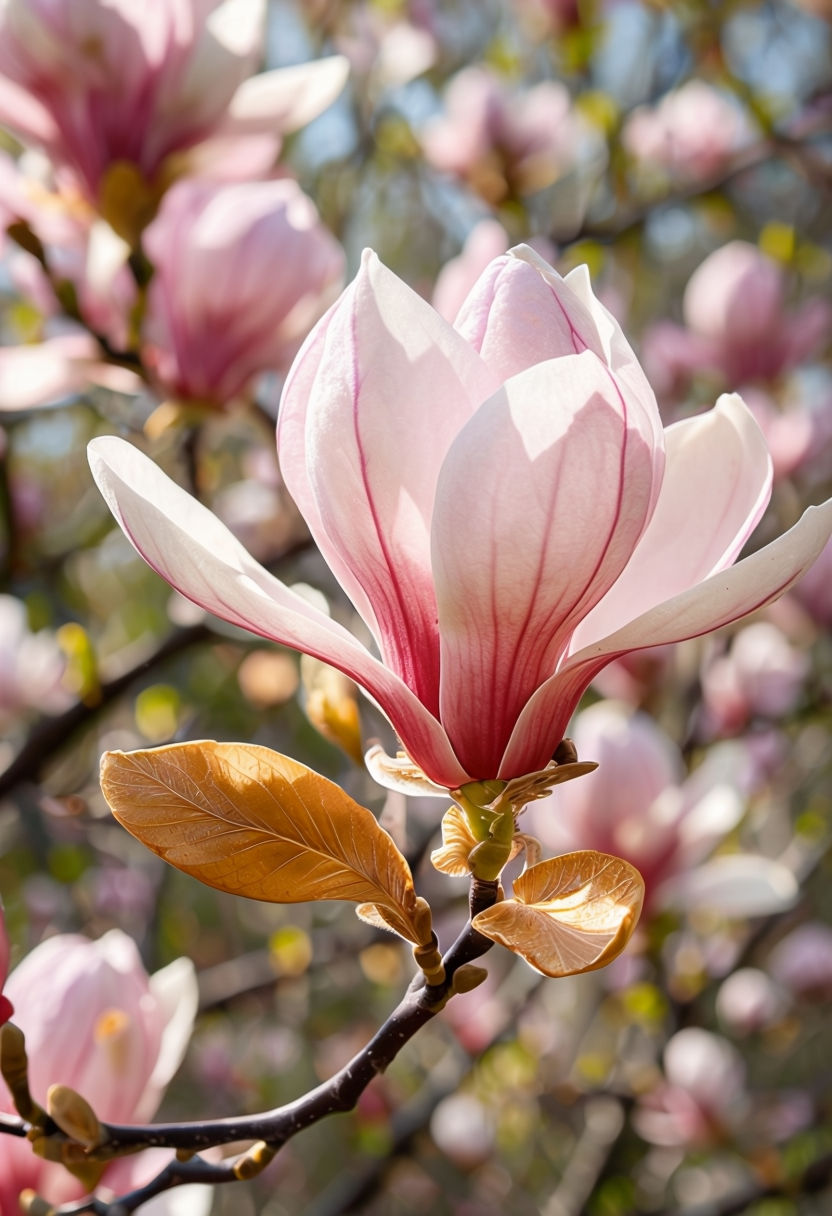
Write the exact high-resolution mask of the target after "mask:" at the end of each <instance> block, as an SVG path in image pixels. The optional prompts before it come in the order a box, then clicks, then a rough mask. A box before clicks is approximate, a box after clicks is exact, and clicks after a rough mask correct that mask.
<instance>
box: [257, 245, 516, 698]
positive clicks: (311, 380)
mask: <svg viewBox="0 0 832 1216" xmlns="http://www.w3.org/2000/svg"><path fill="white" fill-rule="evenodd" d="M496 387H497V385H496V382H495V381H494V379H493V377H492V375H491V373H490V372H489V371H488V369H487V368H486V367H485V365H484V364H483V363H482V361H481V360H480V359H479V357H478V356H477V354H476V353H475V352H474V351H472V350H471V348H470V347H469V346H468V345H467V343H465V342H464V341H463V339H462V338H460V337H459V335H458V334H457V333H456V332H455V331H454V329H453V328H452V327H451V326H450V325H449V324H448V323H447V322H446V321H444V320H443V319H442V318H441V317H440V316H439V315H438V313H436V312H434V310H433V309H432V308H430V307H429V305H428V304H426V303H425V302H424V300H422V299H420V297H418V296H417V295H416V294H415V293H414V292H413V291H411V290H410V288H408V287H407V286H405V284H404V283H402V282H401V281H400V280H399V279H397V278H396V276H395V275H393V274H392V273H391V272H390V271H389V270H387V269H386V268H385V267H384V266H382V264H381V263H380V262H379V260H378V258H377V257H376V256H375V255H374V254H369V253H368V254H367V255H365V258H364V260H363V263H362V267H361V270H360V271H359V274H358V276H357V277H356V279H355V281H354V283H353V284H352V286H351V287H350V288H348V289H347V291H346V292H345V293H344V295H343V296H342V297H341V300H340V301H339V303H338V304H336V305H335V307H334V308H333V309H332V310H331V311H330V312H329V313H328V314H327V316H326V317H325V318H324V320H323V321H322V322H321V323H320V324H319V325H318V326H317V327H316V329H315V330H314V331H313V333H312V334H311V336H310V338H309V339H308V340H307V342H306V344H305V345H304V347H303V348H302V349H301V352H300V354H299V355H298V357H297V358H296V360H295V363H294V365H293V369H292V371H291V373H290V375H289V377H288V380H287V383H286V388H285V390H284V393H283V400H282V403H281V411H280V420H279V423H278V453H279V457H280V467H281V471H282V473H283V477H284V480H285V482H286V485H287V487H288V489H289V493H290V494H291V495H292V497H293V498H294V500H295V502H296V503H297V505H298V507H299V508H300V511H301V513H302V514H303V516H304V518H305V519H306V522H307V524H308V525H309V528H310V530H311V532H312V535H313V536H314V537H315V540H316V542H317V543H318V546H319V548H320V549H321V552H322V553H323V555H324V557H325V558H326V560H327V562H328V563H329V565H330V567H331V569H332V570H333V572H334V573H335V575H336V577H337V578H338V580H339V582H340V583H341V585H342V587H343V588H344V590H345V591H346V592H347V594H348V595H349V596H350V598H351V599H352V601H353V603H354V604H355V606H356V608H357V609H358V611H359V612H360V613H361V615H362V616H363V618H364V620H365V621H366V622H367V624H368V626H369V627H370V629H371V630H372V632H373V634H374V636H375V638H376V641H377V642H378V645H379V648H380V650H381V653H382V656H383V658H384V661H385V662H386V663H387V664H388V665H389V666H390V667H392V668H393V670H394V671H395V672H396V673H397V674H398V675H400V676H401V677H402V678H403V679H404V680H405V682H406V683H407V684H408V686H409V687H410V688H412V689H413V691H414V692H415V693H416V694H417V696H418V697H419V699H420V700H421V701H422V702H423V703H424V704H425V705H427V707H428V708H429V709H430V710H431V711H434V712H435V711H437V710H438V703H439V643H438V637H437V627H436V603H435V597H434V590H433V575H432V572H431V566H430V541H429V536H430V526H431V518H432V513H433V501H434V491H435V486H436V480H437V476H438V474H439V468H440V466H441V463H442V460H443V458H444V456H445V453H446V452H447V451H448V448H449V447H450V445H451V443H452V441H453V440H454V438H455V436H456V435H457V433H458V431H459V430H460V428H461V427H462V425H463V424H464V423H465V422H466V421H467V420H468V418H470V417H471V415H472V414H473V413H474V412H475V411H476V409H477V407H478V406H479V405H480V403H481V401H482V400H483V399H484V398H486V397H487V396H489V395H490V394H491V393H492V392H493V391H494V389H495V388H496Z"/></svg>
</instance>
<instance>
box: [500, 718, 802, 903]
mask: <svg viewBox="0 0 832 1216" xmlns="http://www.w3.org/2000/svg"><path fill="white" fill-rule="evenodd" d="M570 737H571V738H572V740H573V742H574V743H575V746H576V747H577V749H578V755H579V756H585V757H587V758H591V759H593V760H595V761H597V762H598V766H599V767H598V768H597V769H596V771H595V772H594V773H590V774H589V775H588V776H585V777H582V778H581V780H580V781H575V782H570V783H567V784H564V785H562V786H560V787H559V788H558V789H556V790H555V791H554V792H553V793H552V794H551V795H550V796H549V797H548V798H544V799H542V800H541V801H539V802H535V803H533V804H532V805H531V806H530V807H529V808H528V809H527V810H526V812H525V814H524V816H523V820H524V830H527V831H529V832H531V833H532V834H533V835H535V836H537V837H539V838H540V839H541V841H542V842H543V843H544V844H545V845H547V846H549V847H550V848H553V849H556V850H557V851H558V852H561V853H567V852H571V851H572V850H573V849H597V850H598V851H599V852H602V853H611V854H613V855H615V856H617V857H624V858H625V859H626V860H627V861H629V862H631V863H632V864H633V865H634V866H635V867H636V868H637V869H638V870H639V871H640V872H641V874H642V876H643V878H644V881H645V885H646V894H645V909H647V910H649V911H656V910H657V909H658V908H659V907H666V906H677V907H678V906H681V907H694V906H698V907H702V906H705V907H708V908H709V909H711V910H712V911H713V910H716V911H722V912H724V913H727V914H729V915H733V916H742V915H762V914H764V913H771V912H775V911H781V910H782V909H783V908H784V907H788V906H789V905H790V904H791V903H792V902H793V900H794V897H795V882H794V879H793V877H792V875H791V874H790V872H789V871H788V870H786V869H785V868H784V867H782V866H780V865H778V864H777V863H775V862H772V861H770V860H769V859H767V858H763V857H755V856H753V855H751V854H732V855H730V856H725V857H719V858H716V859H714V860H713V861H710V862H709V861H706V860H705V859H706V858H707V856H708V854H709V853H711V852H712V850H713V849H714V847H715V846H716V845H717V844H718V843H719V841H720V840H722V838H723V837H724V836H725V835H726V833H728V832H729V831H731V829H732V828H734V827H735V826H736V825H737V823H738V822H739V820H740V819H741V817H742V815H743V813H744V811H745V797H746V796H747V794H748V793H749V792H750V790H751V787H752V785H753V783H754V780H755V765H754V763H753V760H752V758H751V757H750V756H749V755H748V754H747V753H746V751H745V749H744V748H742V746H741V745H740V744H727V745H724V746H723V747H717V748H714V749H712V750H711V752H710V753H709V754H708V755H707V756H706V758H705V760H704V761H703V763H702V764H701V765H700V766H699V767H698V768H697V769H696V770H695V771H694V772H693V774H691V775H690V776H687V777H686V776H685V774H684V769H683V765H682V756H681V753H680V751H679V748H678V747H677V746H676V744H675V743H674V742H673V741H672V740H671V739H670V738H669V737H668V736H667V735H666V734H665V733H664V731H663V730H662V729H661V728H660V727H659V726H657V725H656V723H655V722H654V721H653V719H652V718H650V717H648V715H647V714H643V713H639V712H634V711H633V710H632V709H631V708H630V707H629V706H626V705H622V704H620V703H617V702H614V701H600V702H598V703H597V704H596V705H593V706H591V708H589V709H586V710H584V711H583V712H582V713H579V714H578V715H577V717H576V718H575V720H574V722H573V724H572V726H571V727H570Z"/></svg>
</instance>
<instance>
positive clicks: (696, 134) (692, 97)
mask: <svg viewBox="0 0 832 1216" xmlns="http://www.w3.org/2000/svg"><path fill="white" fill-rule="evenodd" d="M753 137H754V129H753V127H752V125H751V122H750V120H749V118H748V116H747V115H746V114H745V113H744V111H743V110H741V109H740V107H739V105H738V104H737V103H736V102H735V101H733V100H732V99H730V98H728V97H726V96H725V94H723V93H720V92H719V91H718V90H717V89H715V88H713V87H712V86H711V85H709V84H707V83H706V82H705V81H704V80H689V81H688V82H687V83H686V84H683V85H682V86H681V87H680V88H678V89H674V90H673V91H672V92H670V93H666V94H665V95H664V97H662V99H661V101H659V102H658V103H657V104H656V105H654V106H646V105H645V106H639V107H638V108H637V109H635V110H634V111H633V112H632V114H631V115H630V116H629V118H628V119H627V121H626V122H625V124H624V128H623V131H622V136H621V138H622V142H623V144H624V147H625V148H626V149H627V151H628V152H629V153H630V155H631V156H633V157H635V159H636V160H637V161H639V162H643V163H645V164H646V165H648V166H650V167H656V168H659V169H662V170H665V171H666V172H668V173H670V174H672V175H673V176H678V177H682V178H687V179H690V178H693V179H698V178H708V177H712V176H713V175H714V174H715V173H719V172H720V170H722V169H723V168H724V167H725V166H726V165H727V164H728V163H730V161H731V160H732V159H733V157H734V156H735V155H736V154H737V153H738V152H739V151H740V150H741V149H742V148H744V147H747V145H748V144H749V143H750V142H751V140H752V139H753Z"/></svg>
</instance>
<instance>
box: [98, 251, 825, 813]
mask: <svg viewBox="0 0 832 1216" xmlns="http://www.w3.org/2000/svg"><path fill="white" fill-rule="evenodd" d="M278 449H279V458H280V466H281V472H282V475H283V478H284V481H285V483H286V486H287V488H288V490H289V492H290V494H291V495H292V497H293V498H294V499H295V502H296V503H297V505H298V507H299V508H300V511H301V513H302V514H303V516H304V517H305V519H306V522H307V524H308V526H309V528H310V530H311V532H312V535H313V536H314V538H315V540H316V542H317V544H318V546H319V548H320V550H321V552H322V553H323V555H324V557H325V558H326V560H327V561H328V563H329V565H330V567H331V568H332V570H333V572H334V574H335V575H336V577H337V578H338V579H339V581H340V583H341V585H342V587H343V588H344V590H345V591H346V593H347V595H348V596H349V597H350V598H351V599H352V601H353V603H354V604H355V606H356V608H357V610H358V612H359V613H360V614H361V616H362V617H363V618H364V621H365V622H366V624H367V626H368V628H369V630H370V632H371V633H372V635H373V637H374V639H375V641H376V644H377V645H378V649H379V652H380V656H381V657H380V658H376V657H375V656H374V655H373V654H371V652H370V651H369V650H368V649H367V648H366V647H365V646H364V645H362V643H361V642H359V641H358V640H357V639H356V638H355V637H353V636H352V635H351V634H350V633H349V632H348V631H347V630H346V629H344V628H343V627H342V626H341V625H339V624H338V623H336V622H335V621H333V620H331V619H329V618H328V617H327V616H326V615H325V614H324V613H323V612H321V611H320V610H319V609H318V608H316V607H314V606H313V605H311V604H310V603H308V602H307V601H306V600H304V599H302V598H301V597H300V596H299V595H297V594H295V593H294V592H293V591H291V590H290V589H289V588H288V587H287V586H285V585H284V584H283V583H281V582H279V581H278V580H277V579H275V578H273V577H272V576H271V575H270V574H269V573H268V572H267V571H266V570H264V569H263V568H262V567H261V566H259V565H258V564H257V563H256V562H255V561H254V560H253V558H251V557H250V556H249V554H248V553H246V551H245V550H244V549H243V547H242V546H241V545H240V544H239V543H238V542H237V541H236V540H235V539H234V537H233V536H232V535H231V534H230V533H229V532H228V530H227V529H226V528H225V527H223V526H222V525H221V524H220V522H219V521H218V520H217V519H216V518H215V517H214V516H213V515H212V514H211V513H210V511H208V510H207V509H206V508H205V507H203V506H201V505H200V504H199V503H197V502H195V501H194V500H193V499H192V498H190V497H189V496H188V495H187V494H186V493H185V492H184V491H183V490H181V489H180V488H179V487H177V486H176V485H175V484H174V483H173V482H171V481H170V480H169V479H168V478H167V477H165V475H164V474H163V473H162V472H161V471H160V470H159V469H158V468H157V467H156V466H155V465H154V464H153V463H152V462H151V461H150V460H148V459H147V458H146V457H144V456H143V455H142V454H141V453H140V452H139V451H138V450H136V449H135V448H133V447H131V446H130V445H129V444H127V443H124V442H123V441H121V440H119V439H116V438H112V437H106V438H101V439H97V440H94V441H93V443H92V445H91V448H90V460H91V464H92V469H93V473H94V476H95V478H96V480H97V482H98V485H99V487H100V488H101V490H102V493H103V494H104V496H105V498H106V500H107V502H108V504H109V505H110V507H111V509H112V511H113V513H114V514H115V516H116V518H117V520H118V521H119V523H120V524H121V526H122V528H123V529H124V531H125V533H126V534H127V536H128V538H129V539H130V540H131V542H132V543H133V545H134V546H135V547H136V548H137V549H138V550H139V552H140V553H141V554H142V555H143V556H144V558H145V560H146V561H148V562H149V563H150V565H151V566H153V568H154V569H155V570H157V571H158V572H159V573H160V574H161V575H162V576H163V577H164V578H166V579H167V580H168V581H169V582H170V583H172V584H173V585H174V586H175V587H176V588H177V589H178V590H179V591H181V592H182V594H183V595H185V596H187V597H188V598H190V599H192V600H193V601H195V602H196V603H198V604H200V605H201V606H202V607H204V608H206V609H208V610H210V611H212V612H214V613H216V614H217V615H218V616H221V617H222V618H224V619H225V620H227V621H231V622H232V623H234V624H236V625H239V626H242V627H244V628H247V629H250V630H251V631H252V632H254V633H256V634H259V635H261V636H263V637H267V638H272V639H274V640H275V641H279V642H281V643H283V644H284V645H288V646H292V647H295V648H296V649H298V650H301V651H304V652H306V653H308V654H312V655H314V656H315V657H317V658H320V659H323V660H324V661H325V662H328V663H330V664H332V665H333V666H334V667H338V668H340V670H341V671H343V672H345V674H347V675H349V676H350V677H351V678H352V679H354V680H355V681H356V682H357V683H358V684H360V685H361V686H362V687H363V688H364V689H365V690H366V691H367V692H368V693H369V694H370V695H371V697H372V698H373V699H374V700H375V701H376V702H377V704H378V705H379V706H380V707H381V708H382V709H383V710H384V712H385V713H386V714H387V716H388V717H389V719H390V721H391V723H392V724H393V726H394V728H395V730H396V731H397V733H398V735H399V738H400V740H401V743H402V746H403V748H404V752H405V753H406V756H405V758H404V760H403V761H402V763H401V765H400V766H399V765H397V764H396V762H395V761H391V762H389V764H386V765H382V764H380V763H379V762H376V763H375V764H374V769H375V771H376V773H377V775H378V776H379V777H380V779H382V780H389V781H395V779H396V776H397V775H401V776H407V774H408V773H411V772H412V771H413V768H414V766H415V767H416V769H417V770H420V771H421V772H422V773H423V774H425V775H426V776H427V778H428V779H429V781H430V782H432V783H434V786H435V787H441V788H442V789H455V788H458V787H459V786H461V785H462V784H464V783H466V782H469V781H471V780H481V779H487V778H498V779H506V780H507V779H509V778H513V777H519V776H523V775H526V774H529V773H533V772H537V771H540V770H542V769H543V768H544V767H545V766H546V765H547V763H548V762H549V760H550V758H551V756H552V753H553V751H554V750H555V748H556V747H557V745H558V743H559V742H560V740H561V739H562V737H563V734H564V731H565V729H566V725H567V722H568V721H569V719H570V717H571V716H572V713H573V711H574V709H575V707H576V705H577V703H578V701H579V700H580V697H581V695H582V693H583V692H584V690H585V689H586V687H587V686H588V684H589V683H590V681H591V680H592V679H593V678H594V676H595V675H597V673H598V672H599V671H600V670H601V669H602V668H603V667H604V666H605V665H606V664H607V663H609V662H610V661H611V660H612V659H614V658H616V657H617V656H618V655H621V654H624V653H626V652H628V651H631V650H639V649H642V648H643V647H646V646H655V645H660V644H664V643H668V642H676V641H680V640H681V639H683V638H689V637H694V636H696V635H698V634H701V633H705V632H707V631H708V630H711V629H716V628H719V627H720V626H721V625H725V624H727V623H728V622H730V621H734V620H737V619H738V618H740V617H742V616H744V615H746V613H749V612H752V611H753V610H754V609H756V608H758V607H760V606H761V605H762V604H765V603H768V602H770V601H771V600H773V599H776V598H777V596H779V595H781V594H782V593H783V591H785V590H786V588H787V587H788V586H790V585H791V583H792V582H794V580H795V579H797V578H798V577H799V576H800V574H801V573H802V572H803V571H804V570H805V569H806V568H807V567H808V565H809V564H810V563H811V562H812V561H813V560H814V558H815V557H816V556H817V554H818V553H819V552H820V550H821V548H822V547H823V545H824V543H825V541H826V539H827V537H828V536H829V535H830V532H832V501H829V502H827V503H826V504H825V505H823V506H821V507H816V508H810V509H809V511H807V513H806V514H805V515H804V516H803V518H802V519H801V520H800V521H799V522H798V523H797V524H796V525H795V527H794V528H792V529H791V531H790V532H788V533H786V534H785V535H784V536H782V537H780V538H779V540H776V541H774V542H773V543H772V544H770V545H768V546H767V547H766V548H765V549H762V550H761V551H759V552H757V553H755V554H753V555H752V556H751V557H747V558H746V559H745V560H744V561H742V562H740V563H738V564H737V565H736V566H733V568H732V563H733V562H734V560H735V558H736V557H737V554H738V553H739V551H740V549H741V548H742V546H743V544H744V543H745V541H746V539H747V537H748V536H749V534H750V532H751V531H752V529H753V527H754V525H755V524H756V522H757V521H758V520H759V518H760V516H761V515H762V513H763V510H764V508H765V505H766V503H767V501H768V496H769V488H770V481H771V468H770V461H769V457H768V453H767V451H766V448H765V444H764V442H763V439H762V436H761V434H760V431H759V428H758V427H757V425H756V423H755V422H754V420H753V418H752V417H751V415H750V413H749V411H748V410H747V409H746V407H745V406H744V405H743V403H742V401H741V400H740V399H739V398H738V397H736V396H726V397H722V398H721V399H720V401H719V402H718V404H717V406H716V408H715V409H713V410H712V411H711V412H710V413H708V414H704V415H701V416H699V417H696V418H691V419H687V420H685V421H682V422H678V423H676V424H675V425H673V426H670V427H668V428H667V430H666V431H664V430H663V429H662V426H661V422H660V419H659V414H658V409H657V407H656V402H655V398H654V397H653V394H652V392H651V391H650V387H649V385H648V384H647V381H646V380H645V378H644V375H643V373H642V371H641V369H640V367H639V366H638V363H637V362H636V359H635V357H634V355H633V353H632V351H631V349H630V347H629V346H628V344H627V342H626V340H625V339H624V336H623V334H622V333H621V331H620V329H619V327H618V325H617V324H616V322H615V321H614V320H613V318H612V317H611V316H610V314H609V313H608V312H607V311H606V310H605V309H604V308H603V307H602V305H601V304H599V303H598V301H597V300H596V299H595V297H594V296H593V294H592V291H591V288H590V285H589V279H588V275H587V272H586V268H585V267H580V268H578V269H577V270H575V271H573V272H572V273H571V274H570V275H569V276H568V277H567V278H566V279H562V278H561V277H560V276H559V275H558V274H556V273H555V272H554V271H553V270H552V269H551V267H549V266H548V265H547V264H546V263H545V262H543V261H542V260H541V259H540V258H539V257H538V256H537V255H536V254H535V253H533V252H532V251H531V250H530V249H526V248H520V249H518V250H515V251H514V252H512V253H510V254H507V255H505V256H503V257H500V258H497V259H496V260H495V261H494V262H492V263H491V265H490V267H489V268H488V269H487V270H486V272H485V273H484V275H483V276H482V277H481V278H480V280H479V281H478V283H477V284H476V286H475V287H474V289H473V291H472V293H471V294H470V296H469V297H468V300H467V302H466V304H465V305H463V307H462V309H461V311H460V313H459V315H458V317H457V319H456V322H455V324H454V325H453V326H452V325H450V324H449V323H448V322H446V321H444V320H443V319H442V318H441V317H440V316H439V315H438V314H437V313H436V312H434V311H433V309H431V307H430V306H429V305H428V304H427V303H425V301H423V300H422V299H420V298H419V297H418V296H417V295H416V294H415V293H414V292H412V291H411V290H410V289H409V288H407V287H406V286H405V285H404V284H403V283H402V282H401V281H400V280H399V279H397V278H396V276H395V275H394V274H392V273H391V272H390V271H388V270H386V269H385V267H384V266H382V265H381V264H380V262H379V261H378V259H377V258H376V257H375V255H374V254H372V253H369V252H368V253H367V254H366V255H365V257H364V259H363V263H362V266H361V269H360V271H359V273H358V275H357V277H356V279H355V281H354V282H353V284H352V285H351V286H350V287H349V288H348V289H347V290H346V291H345V293H344V294H343V295H342V297H341V299H340V300H339V301H338V303H337V304H335V305H334V306H333V308H332V309H331V310H330V311H329V313H327V315H326V316H325V317H324V318H323V319H322V320H321V321H320V322H319V323H318V325H317V326H316V327H315V328H314V329H313V331H312V333H311V334H310V336H309V338H308V339H307V341H306V342H305V344H304V346H303V347H302V349H301V351H300V353H299V355H298V357H297V359H296V360H295V363H294V365H293V367H292V370H291V371H290V374H289V377H288V379H287V383H286V387H285V390H284V394H283V400H282V405H281V413H280V419H279V423H278ZM434 792H437V791H434Z"/></svg>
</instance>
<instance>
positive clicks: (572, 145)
mask: <svg viewBox="0 0 832 1216" xmlns="http://www.w3.org/2000/svg"><path fill="white" fill-rule="evenodd" d="M586 137H587V127H586V124H585V123H583V122H582V121H581V119H580V118H579V117H578V115H577V114H576V113H575V111H574V109H573V107H572V99H571V97H570V95H569V91H568V89H567V88H566V86H565V85H563V84H561V83H560V82H558V81H550V80H547V81H543V82H542V83H541V84H537V85H534V86H532V88H530V89H527V90H526V91H524V92H512V91H511V90H510V89H508V88H506V86H505V85H503V84H502V82H501V81H500V79H499V77H498V76H496V75H495V73H494V72H492V71H490V70H489V69H488V68H485V67H467V68H463V69H462V71H461V72H459V73H457V75H456V76H455V77H454V78H453V80H451V82H450V84H449V85H448V87H447V89H446V91H445V113H444V114H441V115H438V116H437V117H436V118H433V119H431V120H430V121H429V122H428V123H426V124H425V126H424V127H423V128H422V131H421V135H420V139H421V143H422V147H423V149H424V152H425V156H426V157H427V159H428V161H430V163H431V164H432V165H433V166H434V167H435V168H437V169H439V170H441V171H442V172H443V173H451V174H454V175H455V176H457V177H461V178H464V179H465V180H466V181H467V182H468V183H469V184H470V185H471V186H472V187H473V188H474V189H475V190H476V191H477V192H478V193H479V194H481V195H482V196H483V197H484V198H486V199H488V200H489V201H490V202H500V200H501V199H502V198H504V197H505V196H506V195H507V194H511V193H519V194H529V193H532V192H534V191H535V190H540V189H542V188H543V187H544V186H548V185H550V184H551V183H552V182H553V181H555V180H556V179H557V178H558V177H561V176H562V175H563V174H564V173H565V172H566V171H568V170H569V169H571V168H572V167H573V165H574V164H575V163H576V161H577V160H578V157H579V152H580V149H579V146H580V144H581V142H582V140H584V139H585V138H586Z"/></svg>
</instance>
